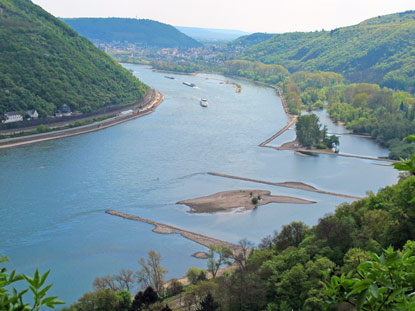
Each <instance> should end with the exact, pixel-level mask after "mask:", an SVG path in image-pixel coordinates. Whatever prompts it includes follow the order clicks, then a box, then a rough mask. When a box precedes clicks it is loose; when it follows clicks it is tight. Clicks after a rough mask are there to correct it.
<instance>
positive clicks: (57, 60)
mask: <svg viewBox="0 0 415 311" xmlns="http://www.w3.org/2000/svg"><path fill="white" fill-rule="evenodd" d="M0 7H2V8H4V11H3V14H1V16H0V41H1V42H2V47H1V50H2V51H1V58H0V114H3V113H4V112H6V111H19V112H24V111H25V110H28V109H36V110H37V111H38V112H39V115H40V116H41V117H44V116H47V115H52V114H53V113H55V112H56V111H57V109H59V108H60V107H61V106H62V105H63V104H67V105H68V106H70V107H71V109H72V110H79V111H81V112H90V111H94V110H97V109H98V108H101V107H105V106H108V105H122V104H127V103H129V104H131V103H132V102H137V101H139V100H140V99H141V98H142V97H143V95H144V94H145V93H146V92H147V90H148V88H147V86H145V85H144V84H142V83H140V82H139V81H138V79H136V78H135V77H134V76H133V75H132V74H131V73H130V72H128V70H126V69H124V68H122V66H121V65H119V64H117V63H115V61H114V60H113V59H111V58H110V57H109V56H108V55H106V54H105V53H104V52H103V51H100V50H98V49H97V48H96V47H95V46H94V45H93V44H92V43H91V42H89V41H88V40H87V39H85V38H83V37H81V36H79V35H77V34H76V33H75V32H74V31H73V30H72V29H71V28H69V27H68V26H67V25H66V24H64V23H63V22H61V21H59V20H57V19H56V18H54V17H53V16H52V15H50V14H48V13H47V12H45V11H44V10H43V9H41V8H40V7H39V6H37V5H35V4H33V3H32V2H31V1H25V0H10V1H8V0H7V1H6V0H0Z"/></svg>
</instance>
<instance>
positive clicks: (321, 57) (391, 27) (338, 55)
mask: <svg viewBox="0 0 415 311" xmlns="http://www.w3.org/2000/svg"><path fill="white" fill-rule="evenodd" d="M253 36H254V35H253ZM247 39H249V36H248V38H245V39H244V40H245V41H246V40H247ZM241 58H243V59H247V60H251V61H261V62H263V63H266V64H278V65H282V66H284V67H286V68H287V69H288V70H289V71H291V72H295V71H299V70H307V71H314V70H321V71H333V72H337V73H341V74H343V75H344V76H345V77H346V78H347V79H348V80H350V81H352V82H371V83H377V84H380V85H382V86H387V87H391V88H396V89H404V90H409V91H413V90H415V69H414V68H415V11H407V12H404V13H397V14H391V15H386V16H380V17H376V18H372V19H369V20H367V21H364V22H362V23H360V24H358V25H355V26H350V27H344V28H338V29H334V30H332V31H321V32H307V33H303V32H296V33H285V34H276V35H274V36H272V37H271V38H270V39H268V40H266V41H263V42H260V43H258V44H256V45H254V46H252V47H250V48H248V49H247V50H246V51H245V52H244V53H243V55H242V56H241Z"/></svg>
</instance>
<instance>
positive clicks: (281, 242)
mask: <svg viewBox="0 0 415 311" xmlns="http://www.w3.org/2000/svg"><path fill="white" fill-rule="evenodd" d="M308 230H309V228H308V226H307V225H305V224H304V223H303V222H301V221H300V222H295V221H294V222H292V223H291V224H289V225H285V226H283V227H282V230H281V232H280V233H279V234H278V235H276V236H275V237H274V239H273V243H274V244H275V245H276V247H277V249H278V250H280V251H282V250H284V249H286V248H288V247H290V246H295V247H297V246H298V245H300V243H301V241H302V240H303V239H304V238H305V236H306V234H307V231H308Z"/></svg>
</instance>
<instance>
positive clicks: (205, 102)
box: [200, 98, 209, 107]
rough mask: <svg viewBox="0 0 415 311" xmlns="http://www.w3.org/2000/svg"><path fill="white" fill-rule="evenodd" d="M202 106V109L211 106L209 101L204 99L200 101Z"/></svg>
mask: <svg viewBox="0 0 415 311" xmlns="http://www.w3.org/2000/svg"><path fill="white" fill-rule="evenodd" d="M200 106H202V107H207V106H209V103H208V100H207V99H206V98H202V99H201V100H200Z"/></svg>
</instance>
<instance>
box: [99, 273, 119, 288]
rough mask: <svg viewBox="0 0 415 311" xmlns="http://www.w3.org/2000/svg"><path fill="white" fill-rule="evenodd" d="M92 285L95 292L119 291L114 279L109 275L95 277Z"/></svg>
mask: <svg viewBox="0 0 415 311" xmlns="http://www.w3.org/2000/svg"><path fill="white" fill-rule="evenodd" d="M92 285H93V286H94V287H95V289H96V290H99V289H106V288H109V289H111V290H112V291H114V292H115V291H117V290H118V289H119V288H118V286H117V285H116V284H115V281H114V277H112V276H110V275H105V276H102V277H96V278H95V279H94V282H93V283H92Z"/></svg>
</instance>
